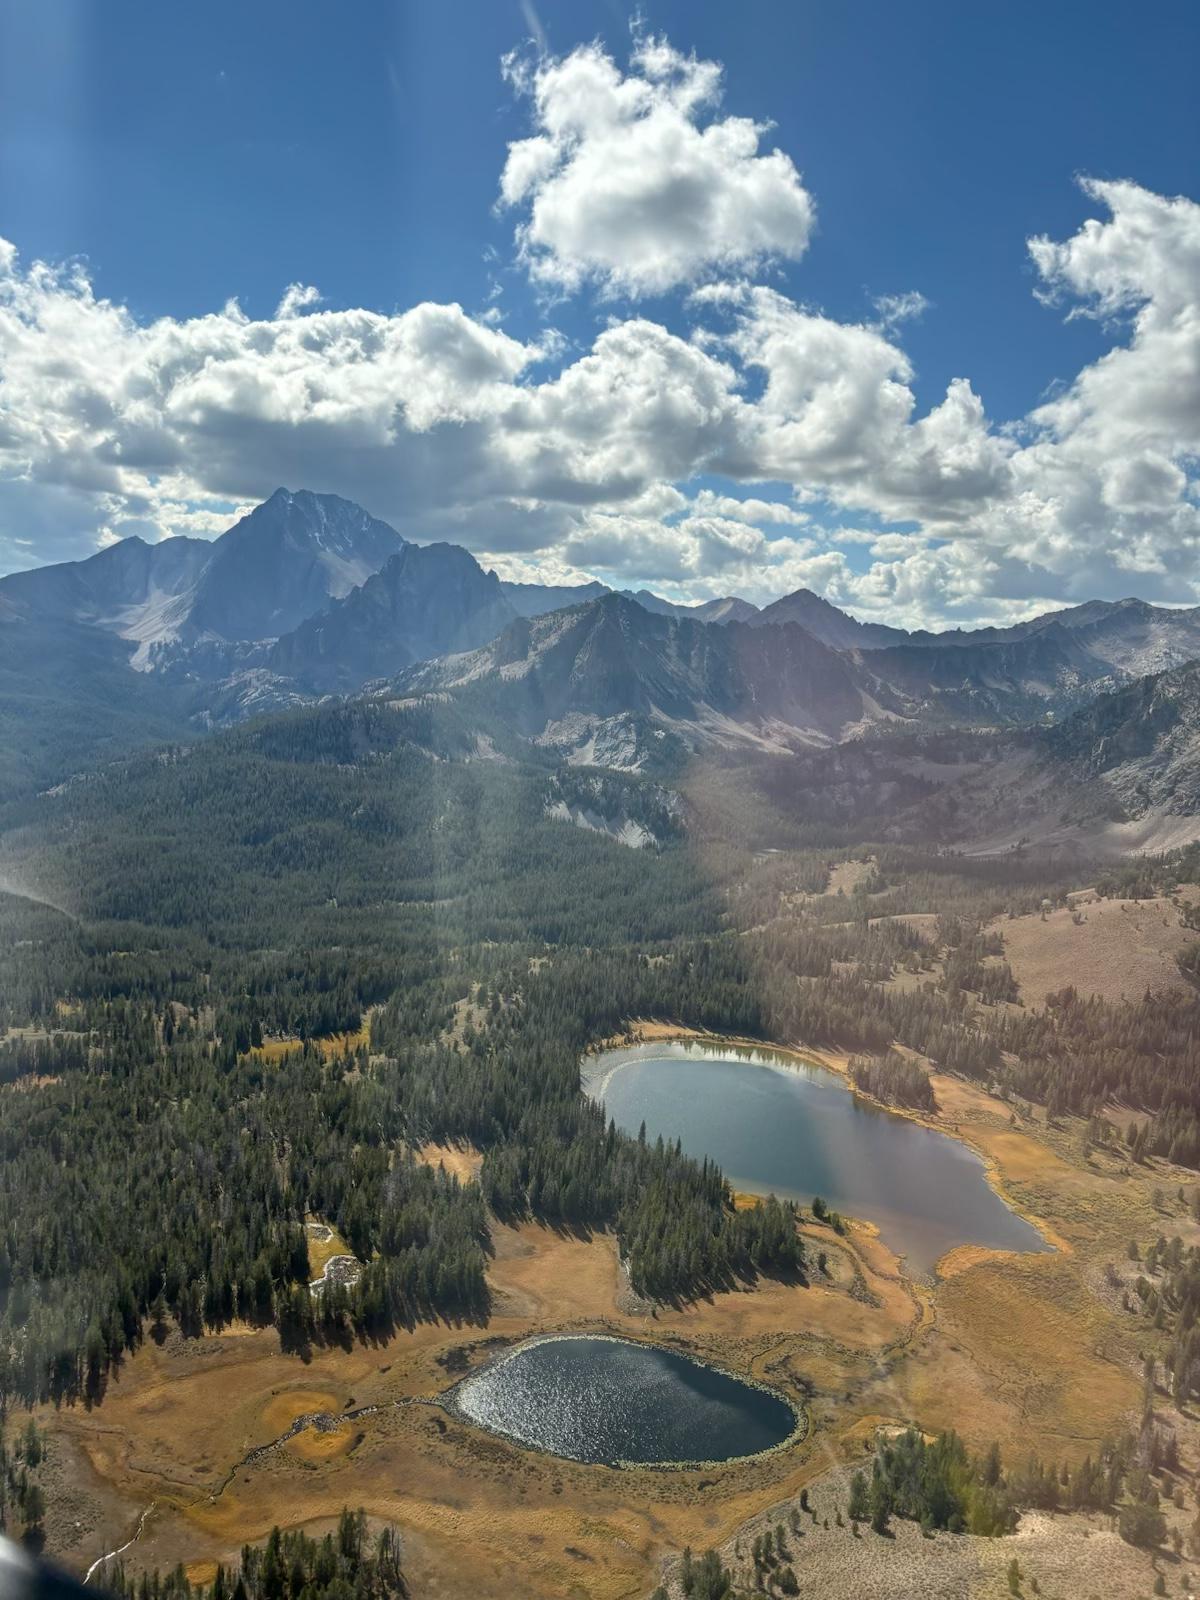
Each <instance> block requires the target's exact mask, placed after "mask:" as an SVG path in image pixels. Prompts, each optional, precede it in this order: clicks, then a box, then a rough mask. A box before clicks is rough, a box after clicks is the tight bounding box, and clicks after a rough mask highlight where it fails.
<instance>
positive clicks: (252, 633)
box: [0, 489, 405, 666]
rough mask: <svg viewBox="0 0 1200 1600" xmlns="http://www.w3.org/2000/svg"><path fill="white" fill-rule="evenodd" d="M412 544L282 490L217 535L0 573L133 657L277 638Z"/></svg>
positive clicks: (20, 604)
mask: <svg viewBox="0 0 1200 1600" xmlns="http://www.w3.org/2000/svg"><path fill="white" fill-rule="evenodd" d="M404 544H405V541H404V540H403V539H402V538H401V537H400V535H399V534H398V533H397V532H396V531H395V530H394V529H393V528H389V527H388V525H387V524H386V523H384V522H379V521H377V520H376V518H374V517H371V516H369V515H368V514H367V512H365V511H364V510H363V509H362V508H361V506H356V505H354V504H353V503H352V502H351V501H349V500H342V499H339V498H338V496H336V495H318V494H312V493H310V492H309V491H308V490H306V489H302V490H299V491H297V492H296V493H295V494H293V493H292V492H291V491H290V490H287V489H279V490H277V491H276V492H275V493H274V494H273V495H272V496H271V498H270V499H269V500H267V501H264V503H263V504H262V505H261V506H258V507H256V509H255V510H254V511H252V512H250V514H249V515H248V516H245V517H243V518H242V520H241V521H240V522H238V523H235V524H234V526H233V527H232V528H230V529H229V530H228V531H227V532H225V533H223V534H222V535H221V536H220V538H218V539H214V540H212V541H211V542H209V541H208V540H205V539H182V538H180V539H165V540H163V541H162V543H160V544H154V545H151V544H146V543H145V541H144V540H142V539H138V538H132V539H123V540H122V541H121V542H120V543H119V544H116V545H113V546H112V547H111V548H109V549H107V550H101V551H99V552H98V553H97V554H96V555H94V556H89V557H88V559H87V560H85V561H69V562H63V563H62V564H60V565H57V566H51V567H39V568H35V569H33V570H32V571H29V572H17V573H12V574H10V575H9V576H8V577H6V578H0V596H3V597H4V598H5V599H6V600H8V601H9V602H11V603H12V604H13V605H14V606H15V607H17V608H18V609H19V610H20V611H22V612H23V614H25V615H27V616H29V617H31V618H32V617H36V618H39V619H40V620H42V621H44V622H67V623H81V624H84V625H86V626H89V627H96V628H101V629H103V630H105V631H106V632H110V633H114V634H116V635H118V636H119V637H120V638H122V639H132V640H134V641H136V642H137V644H138V645H139V646H140V648H139V651H138V653H137V655H136V657H135V658H134V664H135V665H137V666H149V665H152V664H154V663H155V662H156V661H161V660H163V659H170V658H171V656H172V655H173V653H174V652H173V651H172V650H170V649H167V650H166V651H165V652H164V650H163V648H162V647H163V646H168V647H169V646H172V645H174V644H176V643H177V642H178V643H181V644H183V645H186V644H188V643H190V642H192V641H194V640H196V639H202V638H217V639H225V640H231V641H239V640H248V639H270V638H275V637H277V636H278V635H279V634H281V633H285V632H287V631H288V630H289V629H291V628H295V627H296V626H298V624H299V623H301V622H302V621H304V619H305V618H306V617H310V616H312V615H313V614H314V613H315V612H317V611H320V610H323V609H324V607H325V606H326V605H328V603H329V601H330V599H332V598H337V597H339V596H341V595H344V594H346V593H348V592H349V591H350V590H351V589H352V588H354V587H355V586H356V585H357V584H361V583H362V582H364V581H365V580H366V579H367V578H369V577H370V576H371V575H372V573H374V572H377V571H378V570H379V568H380V567H381V566H382V565H383V563H384V562H385V561H387V560H388V559H389V557H391V556H393V555H395V554H396V553H397V551H399V550H401V549H403V548H404Z"/></svg>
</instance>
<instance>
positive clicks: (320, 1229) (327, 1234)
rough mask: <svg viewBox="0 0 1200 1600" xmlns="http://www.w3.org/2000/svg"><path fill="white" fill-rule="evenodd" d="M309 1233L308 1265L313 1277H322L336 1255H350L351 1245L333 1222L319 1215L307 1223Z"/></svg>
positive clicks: (306, 1229) (306, 1228) (306, 1230)
mask: <svg viewBox="0 0 1200 1600" xmlns="http://www.w3.org/2000/svg"><path fill="white" fill-rule="evenodd" d="M304 1231H305V1233H306V1234H307V1235H308V1267H309V1276H310V1277H311V1278H314V1279H316V1278H320V1277H321V1276H322V1275H323V1274H324V1271H325V1268H326V1267H327V1266H328V1264H329V1263H330V1262H331V1261H332V1260H333V1258H334V1257H335V1256H345V1255H350V1254H351V1250H350V1246H349V1245H348V1244H347V1243H346V1241H345V1239H343V1238H342V1236H341V1234H340V1233H339V1232H338V1231H337V1229H336V1228H335V1227H333V1225H332V1224H331V1223H328V1222H323V1221H322V1220H321V1219H320V1218H319V1217H314V1218H312V1219H311V1220H310V1221H309V1222H307V1223H306V1224H305V1228H304Z"/></svg>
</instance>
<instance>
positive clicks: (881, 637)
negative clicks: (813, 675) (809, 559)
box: [753, 589, 909, 650]
mask: <svg viewBox="0 0 1200 1600" xmlns="http://www.w3.org/2000/svg"><path fill="white" fill-rule="evenodd" d="M753 620H754V625H755V626H756V627H769V626H771V624H773V623H779V622H794V623H795V624H796V625H797V626H798V627H801V628H803V629H805V631H806V632H808V633H811V634H812V636H813V638H814V639H820V641H821V643H822V644H827V645H829V646H830V647H831V648H832V649H834V650H877V649H880V648H882V647H883V646H884V645H888V644H907V643H909V635H908V634H907V633H906V632H905V631H904V629H903V628H889V627H885V626H884V625H883V624H882V623H878V622H859V621H858V620H857V618H855V617H852V616H850V615H849V614H848V613H847V612H845V611H839V610H838V608H837V606H834V605H830V603H829V601H828V600H823V599H822V598H821V596H820V595H819V594H814V593H813V592H812V590H811V589H797V590H796V591H795V593H794V594H785V595H783V596H782V597H781V598H780V599H778V600H774V601H772V603H771V604H770V605H769V606H764V607H763V608H762V610H761V611H760V612H758V614H757V616H755V617H754V619H753Z"/></svg>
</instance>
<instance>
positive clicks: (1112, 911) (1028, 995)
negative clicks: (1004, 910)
mask: <svg viewBox="0 0 1200 1600" xmlns="http://www.w3.org/2000/svg"><path fill="white" fill-rule="evenodd" d="M1077 917H1078V918H1079V919H1080V920H1079V921H1078V922H1077V921H1076V920H1075V919H1076V918H1077ZM991 927H992V931H994V932H996V933H999V934H1000V935H1001V936H1002V937H1003V939H1004V954H1005V958H1006V959H1007V961H1008V964H1009V966H1010V967H1011V968H1012V971H1013V976H1014V978H1016V980H1017V984H1018V987H1019V988H1020V991H1021V997H1022V999H1024V1001H1025V1002H1026V1004H1027V1005H1037V1006H1040V1005H1042V1004H1043V1003H1044V1001H1045V998H1046V995H1047V994H1049V993H1051V992H1053V991H1054V990H1056V989H1061V988H1063V987H1064V986H1065V985H1066V984H1073V985H1074V987H1075V988H1076V989H1077V990H1078V991H1079V993H1080V994H1081V995H1084V996H1089V995H1093V994H1097V995H1100V996H1101V997H1102V998H1103V999H1105V1000H1121V999H1125V1000H1140V999H1141V997H1142V995H1143V994H1145V992H1146V990H1147V989H1149V990H1151V991H1153V992H1158V991H1160V990H1164V989H1184V988H1187V987H1189V985H1188V984H1187V982H1186V980H1185V979H1184V978H1182V977H1181V976H1180V973H1179V968H1178V967H1177V966H1176V964H1175V957H1176V956H1177V955H1178V953H1179V951H1180V950H1182V949H1183V947H1184V946H1185V945H1186V944H1190V943H1191V942H1192V941H1193V940H1194V939H1195V937H1196V935H1195V934H1193V933H1191V932H1189V930H1188V929H1187V928H1184V927H1182V926H1181V925H1180V921H1179V912H1178V911H1177V910H1176V908H1175V906H1173V905H1172V904H1171V902H1170V901H1169V900H1166V899H1164V898H1162V897H1158V898H1156V899H1153V900H1095V899H1092V900H1087V901H1083V900H1081V901H1079V902H1078V903H1077V904H1075V905H1074V906H1072V907H1062V908H1061V909H1059V910H1057V911H1048V912H1047V913H1046V915H1045V916H1044V917H1042V916H1028V917H1012V918H1008V919H1001V920H1000V921H998V922H994V923H992V925H991Z"/></svg>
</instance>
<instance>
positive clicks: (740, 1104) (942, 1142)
mask: <svg viewBox="0 0 1200 1600" xmlns="http://www.w3.org/2000/svg"><path fill="white" fill-rule="evenodd" d="M585 1088H586V1089H587V1090H588V1092H589V1093H590V1094H592V1095H593V1096H594V1097H595V1098H597V1099H600V1100H602V1101H603V1103H604V1105H605V1107H606V1109H607V1110H608V1112H609V1114H610V1116H612V1117H613V1118H614V1120H615V1121H616V1123H617V1126H618V1127H619V1128H623V1129H624V1130H625V1131H626V1132H628V1133H633V1134H636V1133H637V1131H638V1129H639V1127H640V1125H641V1124H642V1123H643V1122H644V1123H645V1124H646V1133H647V1136H648V1137H649V1138H651V1139H655V1138H657V1137H658V1136H659V1134H661V1135H662V1136H663V1138H664V1139H668V1140H672V1141H673V1140H675V1139H679V1140H681V1141H682V1143H683V1148H684V1150H685V1151H686V1152H687V1153H688V1154H689V1155H693V1156H696V1157H702V1156H708V1157H710V1158H711V1159H712V1160H714V1161H716V1162H717V1163H718V1165H719V1166H720V1167H721V1169H722V1171H723V1172H724V1173H725V1176H726V1177H727V1178H728V1179H729V1181H730V1183H731V1184H732V1185H733V1186H734V1188H736V1189H742V1190H745V1191H746V1192H748V1193H751V1194H776V1195H778V1196H779V1197H780V1198H781V1199H790V1200H798V1201H800V1202H801V1203H802V1204H803V1205H805V1206H808V1205H811V1203H812V1199H813V1196H814V1195H817V1194H819V1195H821V1196H822V1198H823V1199H825V1200H827V1201H828V1202H829V1204H830V1205H831V1206H832V1207H833V1208H834V1209H835V1210H837V1211H844V1212H847V1213H849V1214H850V1215H851V1216H856V1217H864V1218H866V1219H867V1220H868V1221H870V1222H874V1223H875V1224H877V1226H878V1228H879V1231H880V1235H881V1236H882V1238H883V1240H884V1242H885V1243H886V1244H888V1245H889V1246H890V1247H891V1248H892V1249H893V1250H895V1251H896V1252H897V1254H899V1255H902V1256H904V1257H905V1258H906V1264H907V1267H908V1270H909V1271H910V1272H912V1273H914V1274H918V1275H922V1276H928V1275H930V1274H932V1273H933V1271H934V1268H935V1266H936V1264H937V1261H938V1259H939V1258H940V1257H941V1256H943V1255H944V1254H945V1253H946V1251H947V1250H952V1249H953V1248H954V1247H955V1246H956V1245H960V1244H978V1245H987V1246H991V1247H992V1248H995V1249H1000V1250H1015V1251H1041V1250H1045V1249H1047V1248H1048V1247H1047V1245H1046V1243H1045V1241H1044V1240H1043V1238H1042V1236H1041V1234H1040V1233H1039V1232H1038V1231H1037V1229H1036V1228H1035V1227H1033V1226H1032V1224H1031V1223H1029V1222H1026V1221H1025V1219H1024V1218H1023V1217H1019V1216H1017V1214H1016V1213H1015V1212H1014V1211H1012V1210H1011V1209H1010V1208H1009V1206H1007V1205H1006V1204H1005V1202H1004V1201H1003V1200H1002V1199H1001V1197H1000V1196H999V1195H998V1194H997V1193H996V1191H995V1190H994V1189H993V1188H992V1186H991V1185H990V1184H989V1183H988V1181H987V1174H986V1171H985V1169H984V1165H983V1162H982V1161H981V1160H980V1158H979V1157H978V1156H977V1155H976V1154H975V1152H974V1151H973V1150H971V1149H969V1148H968V1147H967V1146H966V1145H965V1144H963V1143H962V1141H961V1140H958V1139H953V1138H950V1137H949V1136H948V1135H946V1134H942V1133H938V1132H935V1131H934V1130H933V1129H931V1128H925V1127H922V1126H921V1125H920V1124H919V1123H915V1122H912V1121H910V1120H909V1119H908V1118H906V1117H898V1116H894V1115H892V1114H890V1113H889V1112H886V1111H881V1110H879V1109H878V1108H877V1107H875V1106H872V1105H870V1104H868V1103H867V1102H865V1101H863V1100H860V1099H859V1098H858V1096H857V1095H854V1094H852V1093H850V1092H849V1090H848V1089H847V1088H846V1086H845V1084H844V1082H843V1081H842V1080H841V1079H840V1078H838V1077H837V1076H836V1074H834V1073H832V1072H828V1071H826V1070H825V1069H824V1068H823V1067H817V1066H806V1065H803V1064H799V1063H797V1064H794V1065H793V1064H791V1060H790V1058H785V1057H782V1056H772V1055H770V1054H769V1053H767V1052H761V1051H751V1050H746V1051H741V1050H734V1049H732V1048H721V1047H716V1046H711V1045H700V1044H695V1043H692V1042H690V1041H689V1042H684V1041H679V1042H668V1043H661V1044H647V1045H637V1046H634V1047H633V1048H632V1049H628V1050H610V1051H606V1052H605V1053H604V1054H602V1055H599V1056H596V1057H591V1058H589V1059H588V1060H587V1061H586V1062H585Z"/></svg>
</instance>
